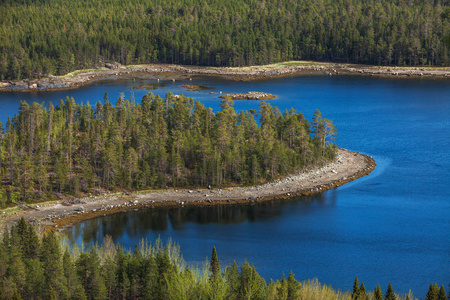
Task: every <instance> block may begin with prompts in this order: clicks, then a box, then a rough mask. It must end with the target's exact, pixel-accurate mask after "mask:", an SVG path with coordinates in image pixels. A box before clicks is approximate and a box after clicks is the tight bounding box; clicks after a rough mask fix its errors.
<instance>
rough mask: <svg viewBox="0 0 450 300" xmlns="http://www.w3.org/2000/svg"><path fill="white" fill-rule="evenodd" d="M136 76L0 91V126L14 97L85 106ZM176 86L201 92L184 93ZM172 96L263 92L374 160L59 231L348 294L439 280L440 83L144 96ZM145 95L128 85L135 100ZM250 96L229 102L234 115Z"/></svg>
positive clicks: (443, 119) (279, 86)
mask: <svg viewBox="0 0 450 300" xmlns="http://www.w3.org/2000/svg"><path fill="white" fill-rule="evenodd" d="M144 83H155V82H154V81H153V82H144V81H139V82H131V81H120V82H110V83H101V84H97V85H92V86H86V87H83V88H80V89H77V90H71V91H62V92H52V93H48V92H47V93H34V94H29V93H3V94H0V106H1V110H0V121H2V122H4V120H6V117H7V116H8V115H11V114H14V113H15V112H17V106H18V101H19V100H20V99H23V100H26V101H39V102H47V101H50V100H51V101H54V102H55V103H58V102H59V100H60V99H61V98H65V97H66V96H67V95H69V96H72V97H74V98H75V100H76V101H78V102H84V103H86V102H87V101H89V102H90V103H91V104H94V103H95V102H96V101H99V100H102V98H103V95H104V93H105V92H108V93H109V98H110V101H112V102H115V101H116V99H117V98H118V97H119V95H120V93H121V92H122V93H124V94H125V97H127V98H129V95H130V91H131V88H132V87H133V86H138V85H141V84H144ZM183 83H202V84H205V85H207V86H209V87H211V88H212V90H205V91H201V92H187V91H185V90H184V89H183V88H181V87H180V85H181V84H183ZM169 91H172V92H173V93H174V94H179V93H183V94H185V95H186V96H189V97H194V98H195V99H198V100H200V101H202V102H203V103H204V104H205V105H206V106H211V107H213V108H214V110H215V111H217V109H218V107H219V102H220V99H218V98H217V96H218V94H215V95H210V94H209V92H210V91H214V92H216V93H218V92H219V91H224V92H229V93H233V92H247V91H265V92H269V93H272V94H275V95H278V98H277V99H275V100H272V101H268V102H270V103H271V104H272V105H276V106H278V107H279V108H280V110H281V111H284V110H285V109H290V108H291V107H294V108H295V109H297V110H298V111H301V112H302V113H303V114H304V115H305V117H307V118H308V119H311V117H312V114H313V113H314V111H315V110H316V109H317V108H319V109H320V110H321V112H322V115H323V116H324V117H326V118H328V119H332V120H334V123H335V124H336V127H337V129H338V133H339V134H338V139H337V144H338V146H339V147H343V148H347V149H350V150H354V151H359V152H362V153H366V154H369V155H371V156H373V157H374V158H375V160H376V162H377V164H378V166H377V168H376V169H375V171H374V172H372V173H371V174H370V175H369V176H366V177H364V178H361V179H359V180H356V181H354V182H352V183H349V184H347V185H345V186H342V187H339V188H336V189H333V190H330V191H328V192H324V193H322V194H319V195H316V196H315V197H313V198H308V199H303V198H300V199H292V200H289V201H276V202H269V203H264V204H258V205H253V206H242V207H219V208H213V209H212V208H203V209H198V208H184V209H176V210H175V209H172V210H147V211H139V212H129V213H126V214H120V215H113V216H107V217H104V218H100V219H96V220H91V221H86V222H83V223H81V224H79V225H77V226H75V227H74V228H73V229H71V230H70V231H68V235H69V238H70V239H71V240H72V241H76V242H78V243H81V242H84V243H85V244H89V243H92V242H93V241H98V242H101V241H102V238H103V236H104V235H105V234H110V235H112V236H113V238H114V240H115V241H117V242H120V243H121V244H122V245H125V246H126V247H131V248H132V247H133V246H134V244H136V243H137V242H138V241H139V240H140V239H141V238H148V239H149V240H154V239H156V238H157V237H158V236H161V238H162V239H163V240H167V239H168V238H169V237H171V238H172V239H173V240H174V241H175V242H177V243H179V245H180V247H181V250H182V253H183V255H184V258H185V259H186V260H187V261H188V262H189V263H191V264H198V263H202V262H204V261H205V259H206V257H209V255H210V254H211V249H212V246H213V245H215V246H216V248H217V251H218V255H219V259H220V260H221V265H222V266H224V265H226V264H228V263H232V262H233V260H236V261H237V263H238V264H241V263H242V262H243V261H244V259H245V258H247V259H248V261H250V262H251V263H253V264H254V265H255V267H256V269H257V271H258V272H259V273H260V274H261V275H262V276H263V277H264V278H265V279H266V280H269V279H270V278H280V277H281V273H282V272H284V273H285V274H288V273H289V271H290V270H293V272H294V273H295V274H296V278H297V279H299V280H303V279H307V278H314V277H317V278H318V279H319V281H321V282H323V283H325V284H331V285H332V286H333V287H334V288H338V289H342V290H348V289H351V286H352V284H353V280H354V278H355V276H356V275H357V276H358V278H359V280H360V281H362V282H364V285H365V286H366V288H367V289H371V290H373V288H374V287H375V286H376V285H377V284H381V286H382V289H383V291H385V290H386V287H387V285H388V282H391V283H392V286H393V287H394V289H395V290H396V291H397V292H399V293H406V292H408V290H409V289H412V291H413V292H414V293H415V295H416V296H419V297H424V295H425V294H426V292H427V289H428V286H429V284H430V283H434V282H437V283H438V284H439V285H440V284H443V285H444V286H445V287H447V286H448V284H449V282H450V191H449V187H450V171H449V170H450V150H449V149H450V81H448V80H447V81H438V80H436V81H435V80H420V79H417V80H415V79H411V80H392V79H380V78H372V77H358V76H334V77H322V76H301V77H289V78H280V79H276V80H270V81H258V82H234V81H226V80H219V79H208V78H198V79H194V80H193V81H192V82H175V83H172V82H161V84H160V86H159V88H158V89H157V90H154V91H153V92H154V93H155V94H160V95H161V96H164V95H165V94H166V93H167V92H169ZM147 92H148V91H147V90H139V89H138V90H134V94H135V97H136V99H140V98H141V97H142V95H143V94H145V93H147ZM257 106H258V102H255V101H235V108H236V110H242V109H244V110H248V109H250V108H256V109H257Z"/></svg>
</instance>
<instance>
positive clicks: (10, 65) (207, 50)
mask: <svg viewBox="0 0 450 300" xmlns="http://www.w3.org/2000/svg"><path fill="white" fill-rule="evenodd" d="M0 15H1V16H2V17H1V18H0V36H1V37H2V38H1V39H0V79H1V80H13V79H31V78H40V77H43V76H44V77H45V76H49V75H62V74H67V73H69V72H70V71H73V70H77V69H87V68H100V67H103V66H104V64H105V63H107V62H112V63H114V62H118V63H121V64H123V65H130V64H144V63H170V64H183V65H203V66H228V67H229V66H234V67H238V66H248V65H261V64H269V63H274V62H281V61H290V60H314V61H331V62H340V63H359V64H371V65H387V66H392V65H397V66H404V65H406V66H417V65H433V66H448V65H449V62H450V52H449V51H450V50H449V49H450V46H449V43H450V41H449V38H450V20H449V18H450V7H449V5H448V1H446V0H432V1H422V0H411V1H389V0H374V1H359V0H343V1H334V0H321V1H298V2H292V1H288V0H281V1H260V0H258V1H246V0H226V1H207V2H205V1H203V2H199V1H193V0H182V1H179V0H167V1H157V0H137V1H132V2H129V1H123V0H109V1H103V0H79V1H71V0H51V1H48V0H35V1H28V0H5V1H1V3H0Z"/></svg>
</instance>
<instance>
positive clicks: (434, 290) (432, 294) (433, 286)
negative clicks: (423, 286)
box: [425, 283, 439, 300]
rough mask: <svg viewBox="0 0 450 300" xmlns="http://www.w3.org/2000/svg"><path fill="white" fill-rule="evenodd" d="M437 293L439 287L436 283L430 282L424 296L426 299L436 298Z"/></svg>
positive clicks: (434, 299) (433, 299)
mask: <svg viewBox="0 0 450 300" xmlns="http://www.w3.org/2000/svg"><path fill="white" fill-rule="evenodd" d="M438 294H439V288H438V286H437V283H434V284H430V287H429V288H428V293H427V295H426V296H425V299H426V300H437V299H438Z"/></svg>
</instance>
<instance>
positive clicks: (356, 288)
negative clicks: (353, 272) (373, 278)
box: [352, 276, 360, 299]
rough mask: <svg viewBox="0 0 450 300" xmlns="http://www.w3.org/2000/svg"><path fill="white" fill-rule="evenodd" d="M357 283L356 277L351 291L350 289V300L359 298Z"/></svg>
mask: <svg viewBox="0 0 450 300" xmlns="http://www.w3.org/2000/svg"><path fill="white" fill-rule="evenodd" d="M359 292H360V291H359V281H358V276H356V277H355V281H354V282H353V289H352V299H358V297H359Z"/></svg>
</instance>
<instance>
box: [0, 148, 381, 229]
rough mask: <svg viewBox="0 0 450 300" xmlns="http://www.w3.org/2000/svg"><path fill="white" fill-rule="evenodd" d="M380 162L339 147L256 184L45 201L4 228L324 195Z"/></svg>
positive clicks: (8, 218)
mask: <svg viewBox="0 0 450 300" xmlns="http://www.w3.org/2000/svg"><path fill="white" fill-rule="evenodd" d="M375 166H376V163H375V160H374V159H373V158H372V157H370V156H367V155H364V154H361V153H358V152H352V151H349V150H346V149H339V150H338V155H337V157H336V159H335V160H334V161H333V162H331V163H329V164H327V165H325V166H322V167H316V168H313V169H309V170H307V171H305V172H303V173H300V174H297V175H291V176H288V177H285V178H283V179H281V180H278V181H274V182H270V183H266V184H263V185H257V186H253V187H237V188H223V189H221V188H217V189H210V190H209V189H195V190H190V189H170V190H157V191H150V192H148V191H147V192H142V193H134V194H131V195H119V194H109V195H108V194H106V195H103V196H101V197H92V198H86V199H82V201H83V203H80V204H75V205H71V206H64V205H63V204H62V202H63V201H58V202H57V203H51V204H45V203H40V204H37V205H34V206H32V207H30V208H29V209H27V210H20V211H16V212H11V213H8V214H2V215H1V216H0V227H5V226H10V225H11V224H14V223H15V222H17V220H18V219H19V218H21V217H24V218H25V220H27V221H29V222H31V223H32V224H35V225H37V226H38V227H41V229H42V230H51V229H58V230H63V229H64V228H67V227H70V226H72V225H74V224H76V223H79V222H81V221H84V220H88V219H93V218H97V217H101V216H105V215H108V214H114V213H119V212H124V211H128V210H136V209H142V208H146V207H182V206H189V205H191V206H208V205H232V204H243V203H255V202H262V201H270V200H275V199H288V198H291V197H295V196H306V195H311V194H314V193H320V192H323V191H326V190H329V189H332V188H335V187H338V186H341V185H344V184H346V183H348V182H351V181H353V180H355V179H358V178H361V177H363V176H365V175H368V174H369V173H371V172H372V171H373V170H374V169H375Z"/></svg>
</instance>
